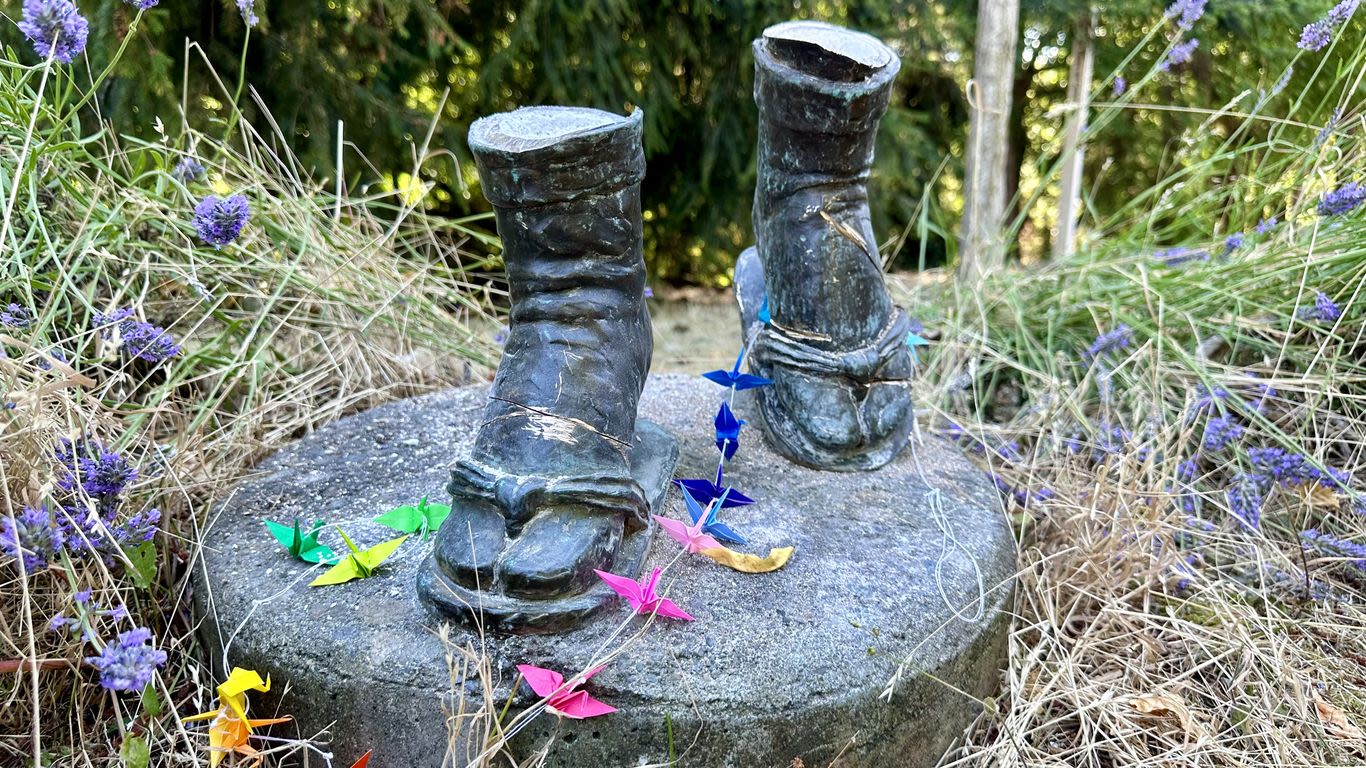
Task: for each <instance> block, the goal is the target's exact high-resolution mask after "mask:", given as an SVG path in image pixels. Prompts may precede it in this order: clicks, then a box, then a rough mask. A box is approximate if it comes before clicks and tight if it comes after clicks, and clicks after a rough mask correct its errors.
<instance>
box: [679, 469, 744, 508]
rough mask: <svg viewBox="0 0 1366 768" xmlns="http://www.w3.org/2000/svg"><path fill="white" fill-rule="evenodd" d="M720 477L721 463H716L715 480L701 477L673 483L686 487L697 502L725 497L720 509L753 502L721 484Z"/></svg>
mask: <svg viewBox="0 0 1366 768" xmlns="http://www.w3.org/2000/svg"><path fill="white" fill-rule="evenodd" d="M722 479H723V478H722V477H721V465H720V464H717V465H716V482H712V481H711V480H707V479H705V478H702V479H693V480H675V481H674V484H675V485H677V486H678V487H679V488H682V489H687V491H688V493H691V494H692V497H693V498H694V499H697V502H698V503H699V504H710V503H712V502H713V501H715V500H716V499H721V498H724V499H725V501H724V502H723V503H722V504H721V508H722V509H726V508H727V507H743V506H745V505H746V504H753V503H754V499H751V498H750V497H748V496H746V495H745V494H743V493H740V492H739V491H737V490H735V489H734V488H727V487H725V486H723V485H722V484H721V483H722Z"/></svg>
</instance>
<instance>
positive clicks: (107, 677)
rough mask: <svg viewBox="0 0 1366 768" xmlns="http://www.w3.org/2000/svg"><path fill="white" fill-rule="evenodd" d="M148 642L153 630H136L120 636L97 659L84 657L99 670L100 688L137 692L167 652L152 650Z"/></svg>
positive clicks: (140, 628)
mask: <svg viewBox="0 0 1366 768" xmlns="http://www.w3.org/2000/svg"><path fill="white" fill-rule="evenodd" d="M151 642H152V630H150V629H147V628H146V627H138V628H136V629H132V630H129V631H127V632H123V633H121V634H120V635H119V637H118V640H117V641H115V642H113V643H109V644H108V645H106V646H104V648H103V649H101V650H100V655H99V656H89V657H86V663H88V664H90V666H92V667H94V668H96V669H98V670H99V671H100V685H102V686H104V687H105V688H106V689H107V690H110V691H124V692H129V693H136V692H138V691H141V690H142V689H143V688H146V687H147V684H148V683H149V682H151V681H152V675H154V674H156V668H157V667H159V666H161V665H162V664H165V663H166V652H165V651H159V650H157V649H155V648H153V647H152V646H151V645H150V643H151Z"/></svg>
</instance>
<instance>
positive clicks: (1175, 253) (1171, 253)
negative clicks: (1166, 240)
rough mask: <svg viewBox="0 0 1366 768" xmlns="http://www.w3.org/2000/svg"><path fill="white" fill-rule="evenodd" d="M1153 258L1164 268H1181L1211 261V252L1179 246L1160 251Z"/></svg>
mask: <svg viewBox="0 0 1366 768" xmlns="http://www.w3.org/2000/svg"><path fill="white" fill-rule="evenodd" d="M1153 258H1154V259H1156V260H1157V261H1158V263H1160V264H1161V265H1162V266H1164V267H1179V266H1182V265H1184V264H1189V263H1191V262H1194V261H1209V252H1208V251H1199V250H1193V249H1191V248H1185V247H1181V246H1178V247H1176V248H1168V249H1167V250H1165V251H1158V252H1157V253H1154V254H1153Z"/></svg>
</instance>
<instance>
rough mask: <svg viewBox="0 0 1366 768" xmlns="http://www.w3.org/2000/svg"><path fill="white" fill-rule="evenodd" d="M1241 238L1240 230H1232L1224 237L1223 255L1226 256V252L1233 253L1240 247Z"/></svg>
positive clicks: (1241, 245)
mask: <svg viewBox="0 0 1366 768" xmlns="http://www.w3.org/2000/svg"><path fill="white" fill-rule="evenodd" d="M1243 240H1244V237H1243V233H1242V232H1234V233H1233V234H1231V235H1229V236H1228V237H1226V238H1224V255H1225V256H1227V255H1228V254H1230V253H1233V252H1234V251H1236V250H1238V249H1239V248H1242V247H1243Z"/></svg>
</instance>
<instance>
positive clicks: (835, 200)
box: [736, 22, 913, 470]
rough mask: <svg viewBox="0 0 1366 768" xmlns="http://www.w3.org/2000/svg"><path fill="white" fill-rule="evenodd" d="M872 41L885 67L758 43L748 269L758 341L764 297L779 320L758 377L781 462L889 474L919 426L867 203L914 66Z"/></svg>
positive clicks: (761, 354)
mask: <svg viewBox="0 0 1366 768" xmlns="http://www.w3.org/2000/svg"><path fill="white" fill-rule="evenodd" d="M803 24H805V25H808V26H819V27H827V28H829V29H830V30H832V31H834V32H835V33H836V34H839V33H843V34H847V35H857V33H849V32H847V31H844V30H839V29H838V28H833V27H829V25H815V24H813V23H810V22H804V23H803ZM785 26H791V25H778V28H782V27H785ZM772 29H777V28H771V30H772ZM771 30H770V31H771ZM858 37H859V38H866V40H867V41H868V43H866V45H867V46H869V47H871V46H877V47H878V48H880V49H881V50H882V51H885V62H883V63H881V64H880V65H878V66H870V65H867V64H866V63H864V62H859V61H857V60H850V59H848V58H845V57H842V56H840V55H839V54H838V53H834V52H831V51H829V50H826V49H824V48H822V47H820V46H815V45H810V44H806V43H803V42H802V41H793V40H788V39H783V38H781V37H775V38H770V37H769V34H768V33H767V32H766V33H765V36H764V37H761V38H760V39H758V40H756V41H755V42H754V56H755V70H756V73H755V86H754V94H755V101H756V102H757V103H758V105H759V168H758V181H757V186H756V189H755V194H754V226H755V235H756V240H757V246H756V247H755V248H751V249H749V250H747V251H746V252H745V253H744V254H742V255H741V258H740V263H739V264H738V265H737V268H736V273H737V274H736V284H737V289H738V291H739V294H740V301H741V308H742V322H743V323H744V324H745V325H746V327H747V328H748V327H749V325H750V324H751V323H753V322H754V320H755V314H756V313H757V311H758V307H759V305H760V304H761V303H762V302H763V297H762V296H758V295H755V292H756V291H759V290H762V291H764V292H765V295H766V296H767V300H768V305H769V313H770V316H771V318H772V320H771V322H770V323H769V324H768V325H767V326H766V327H764V328H763V329H762V330H761V331H760V332H759V334H758V336H757V339H756V343H755V347H754V349H753V351H752V354H751V361H752V362H751V365H752V367H753V369H754V372H755V373H757V374H759V375H761V376H764V377H767V378H769V379H772V380H773V386H771V387H765V388H763V389H760V390H758V391H757V392H756V393H755V395H756V397H757V399H758V403H759V414H760V417H761V426H762V427H763V429H764V432H765V435H766V436H767V438H768V440H769V442H770V444H772V445H773V446H774V448H775V449H776V450H777V451H778V452H779V453H781V454H783V455H784V456H786V457H787V458H789V459H791V460H792V461H795V462H797V463H800V464H804V465H807V466H811V467H815V468H818V469H834V470H863V469H874V468H877V467H880V466H882V465H884V464H886V463H887V462H889V461H891V460H892V459H894V458H895V457H896V456H897V454H898V453H900V451H901V449H902V448H903V447H905V445H906V442H907V441H908V440H909V437H910V430H911V420H912V417H913V410H912V407H911V394H910V377H911V373H912V370H911V358H910V354H909V350H908V348H907V347H906V345H905V340H906V335H907V332H908V331H909V319H908V318H907V317H906V314H905V312H904V311H902V310H901V309H900V308H899V307H896V306H894V305H893V304H892V300H891V297H890V295H889V294H888V292H887V287H886V283H885V281H884V278H883V271H882V261H881V257H880V256H879V255H878V252H877V245H876V243H877V241H876V239H875V238H874V236H873V230H872V223H871V221H870V219H869V213H868V201H867V184H868V174H869V170H870V168H871V165H872V160H873V143H874V139H875V137H876V133H877V126H878V121H879V120H880V119H881V117H882V114H883V113H884V112H885V111H886V108H887V99H888V95H889V92H890V88H891V83H892V80H893V78H894V77H895V76H896V73H897V70H898V69H899V67H900V63H899V61H898V60H897V58H896V56H895V55H894V54H893V53H892V52H891V51H890V49H886V48H885V46H881V44H880V43H877V42H876V41H875V40H873V39H872V38H867V36H864V35H858ZM874 50H876V49H874Z"/></svg>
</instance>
